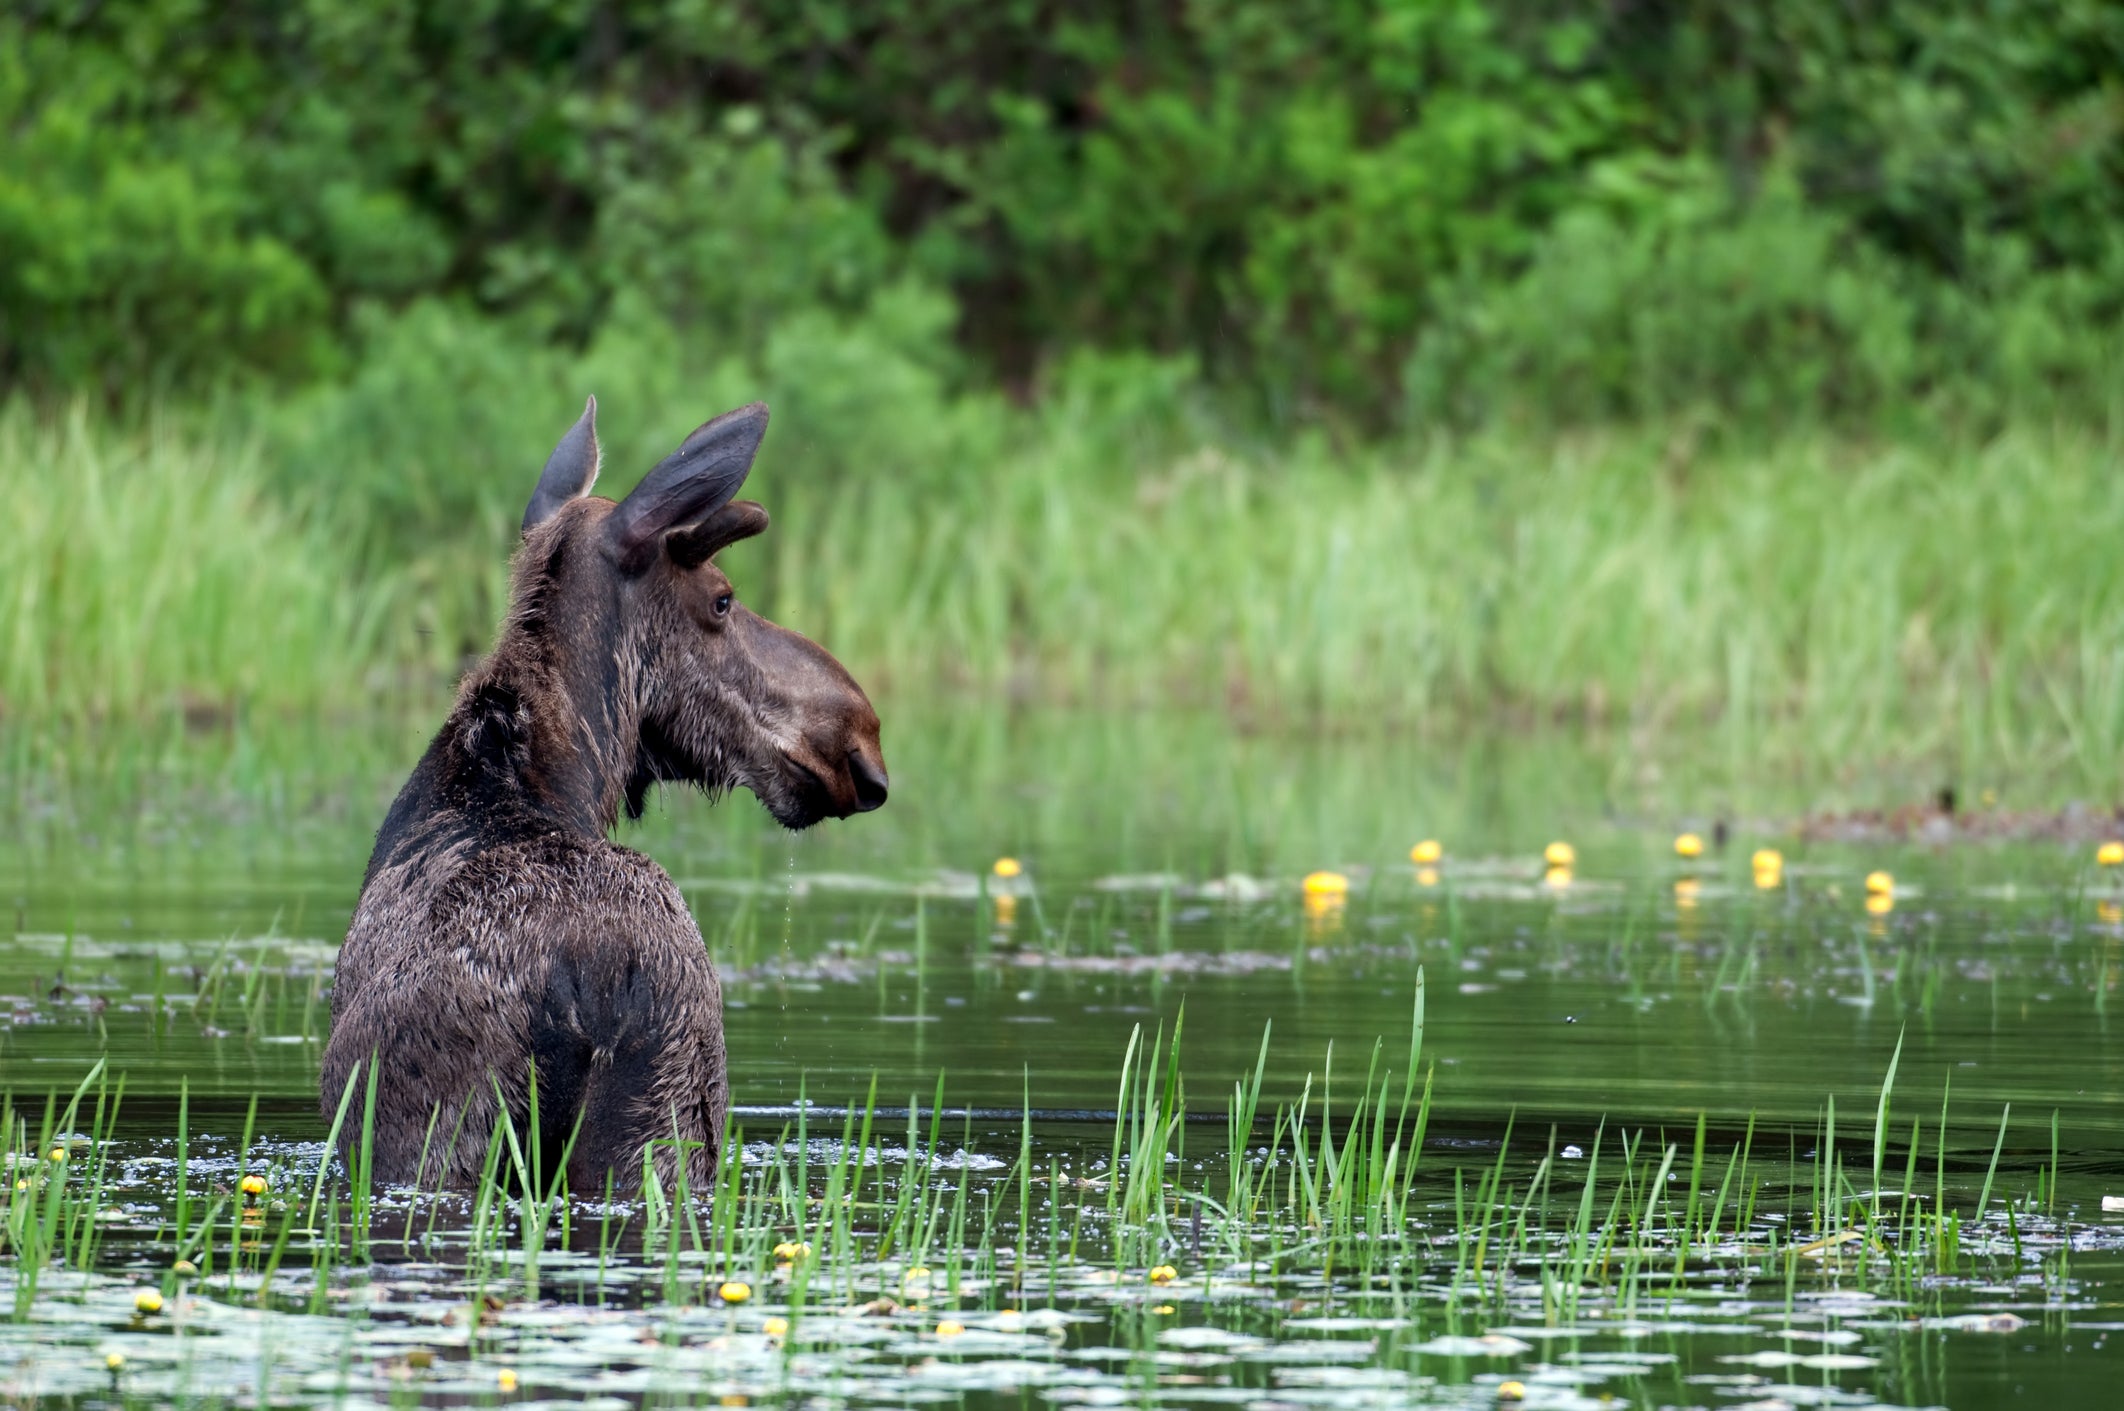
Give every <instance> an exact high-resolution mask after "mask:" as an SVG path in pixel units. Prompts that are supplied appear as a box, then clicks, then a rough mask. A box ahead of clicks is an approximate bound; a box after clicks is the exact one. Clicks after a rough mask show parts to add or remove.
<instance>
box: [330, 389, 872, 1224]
mask: <svg viewBox="0 0 2124 1411" xmlns="http://www.w3.org/2000/svg"><path fill="white" fill-rule="evenodd" d="M766 431H767V408H766V406H765V405H764V404H761V403H753V404H752V405H750V406H745V407H740V408H738V409H737V410H735V411H731V412H726V413H725V414H723V415H722V416H719V417H717V418H715V419H714V420H713V421H710V422H708V423H707V424H706V425H704V426H702V427H701V428H699V429H698V430H696V431H695V432H694V433H693V434H692V435H690V436H688V437H687V438H686V439H685V441H684V443H683V444H681V445H680V446H679V448H678V449H677V450H676V451H674V452H673V453H672V454H671V455H670V456H668V457H666V458H665V459H664V460H663V461H662V462H660V463H659V464H658V465H656V466H655V468H653V469H652V470H650V472H649V473H648V475H647V476H645V477H644V478H643V480H642V482H641V484H640V485H639V486H637V487H636V489H635V490H634V492H633V493H632V494H630V495H628V496H627V497H626V499H624V500H621V501H620V502H618V503H616V504H615V503H614V502H613V501H611V500H609V499H606V498H604V497H602V496H594V495H592V494H591V493H590V490H591V486H592V485H593V483H594V482H595V481H596V479H597V473H598V459H599V453H598V445H597V399H596V398H594V397H593V398H591V399H590V401H589V404H588V405H587V406H586V407H585V408H584V411H583V414H582V417H581V419H580V420H578V421H577V422H576V423H575V425H574V426H573V427H572V428H570V429H569V431H568V432H567V434H566V435H564V436H563V437H562V438H561V441H560V444H559V445H558V446H557V447H555V449H554V451H553V454H552V457H551V458H550V459H549V460H548V461H547V462H546V466H545V470H544V472H543V473H542V474H541V475H540V476H539V480H538V488H537V490H536V491H535V492H534V493H533V494H532V496H531V502H530V505H529V507H528V508H527V509H526V510H525V511H524V521H523V542H522V545H521V547H520V548H519V549H518V550H517V552H516V556H515V560H514V563H513V565H512V569H511V586H510V595H509V607H508V612H507V615H506V617H505V619H504V621H503V624H502V628H501V633H500V637H499V639H498V641H497V642H496V645H495V647H494V650H493V651H492V653H491V654H490V655H488V656H487V658H486V659H485V660H484V661H483V662H481V663H480V664H479V665H478V666H476V667H474V668H473V669H472V670H471V671H470V672H469V673H468V674H467V675H466V676H465V678H464V680H463V682H462V683H461V684H460V686H459V688H458V693H457V700H456V704H455V706H454V707H453V708H452V709H451V711H450V714H449V717H448V719H447V720H445V721H444V723H443V726H442V729H441V730H440V731H438V732H437V734H436V736H435V739H434V741H433V742H432V743H431V744H430V745H429V746H428V750H427V753H426V754H425V755H424V756H423V757H422V758H421V761H420V763H419V765H418V766H417V767H416V768H415V769H414V771H413V774H412V777H411V778H409V779H408V780H407V781H406V784H405V787H404V788H403V789H401V790H400V791H399V794H398V797H397V800H396V801H395V802H394V803H393V804H392V805H391V809H390V812H389V813H388V815H387V816H386V817H385V819H384V823H383V827H382V829H381V830H380V831H379V832H378V834H377V838H376V848H375V851H374V853H373V854H372V855H371V857H370V859H369V866H368V872H367V874H366V875H365V876H364V878H363V880H362V887H361V895H360V899H359V901H358V902H357V903H356V905H355V910H354V916H353V920H352V921H351V923H350V924H349V926H348V928H347V938H346V943H345V945H344V946H343V947H342V949H341V950H340V953H339V963H338V970H337V975H336V977H335V984H334V989H333V995H332V1028H331V1038H330V1040H329V1041H328V1043H327V1044H326V1046H325V1054H324V1072H323V1079H322V1083H321V1091H320V1094H319V1104H320V1107H321V1109H322V1111H323V1113H324V1116H325V1118H326V1120H327V1121H330V1120H333V1119H334V1118H335V1116H337V1115H339V1114H341V1113H351V1114H352V1117H351V1120H346V1121H343V1123H342V1127H341V1130H342V1133H343V1136H342V1139H341V1145H342V1151H343V1152H344V1153H345V1154H346V1155H347V1157H348V1159H349V1160H350V1161H351V1160H352V1156H353V1152H354V1150H355V1147H356V1143H357V1140H358V1139H357V1138H356V1137H355V1135H354V1131H355V1129H356V1128H357V1127H360V1126H361V1125H362V1121H363V1114H364V1112H365V1097H364V1094H365V1093H366V1092H367V1091H368V1090H369V1088H370V1085H371V1084H372V1083H373V1087H374V1092H375V1106H374V1117H373V1125H371V1126H370V1127H369V1136H368V1142H369V1151H370V1155H369V1160H370V1163H371V1164H370V1172H371V1175H372V1178H373V1179H375V1180H378V1181H381V1182H384V1183H387V1184H393V1185H403V1186H420V1187H434V1188H443V1187H466V1186H471V1185H474V1184H476V1183H477V1182H478V1181H479V1180H480V1179H481V1177H482V1174H483V1172H484V1171H485V1170H486V1169H487V1166H486V1161H487V1153H488V1149H489V1144H490V1142H492V1141H495V1140H498V1139H499V1138H498V1136H497V1133H498V1128H497V1125H496V1124H497V1123H500V1122H507V1123H509V1124H511V1127H510V1132H509V1133H506V1134H502V1135H503V1136H506V1135H518V1138H519V1140H518V1147H517V1149H518V1150H520V1151H525V1152H528V1151H530V1150H532V1149H533V1148H534V1145H535V1149H536V1150H537V1151H538V1152H539V1153H540V1156H539V1161H540V1164H541V1166H542V1167H543V1168H544V1169H541V1170H539V1171H538V1172H536V1173H535V1176H536V1179H538V1180H539V1181H540V1182H541V1183H542V1184H545V1185H548V1186H550V1184H551V1183H552V1182H553V1181H555V1180H556V1179H557V1178H558V1177H560V1176H561V1175H565V1176H566V1178H567V1181H568V1184H569V1187H570V1189H573V1190H576V1191H593V1190H601V1189H603V1188H604V1187H605V1185H606V1183H607V1180H608V1178H609V1179H610V1181H611V1182H612V1183H613V1185H614V1187H615V1188H616V1189H621V1190H626V1189H631V1188H634V1187H635V1186H636V1185H637V1184H638V1183H639V1182H641V1181H642V1180H643V1179H644V1172H645V1166H646V1168H647V1169H648V1170H653V1171H654V1172H655V1174H656V1177H657V1179H658V1180H659V1181H661V1182H663V1183H665V1184H666V1185H667V1186H669V1185H671V1184H673V1183H675V1181H676V1180H677V1179H678V1178H679V1177H680V1176H682V1175H683V1176H684V1177H685V1178H686V1179H687V1180H688V1181H689V1182H690V1184H691V1187H692V1189H694V1190H695V1191H706V1190H710V1189H712V1188H713V1181H714V1179H715V1173H716V1168H717V1165H718V1161H719V1157H720V1154H721V1153H720V1145H721V1142H722V1137H723V1124H724V1119H725V1117H726V1116H727V1114H728V1111H729V1101H730V1088H729V1074H728V1071H727V1068H726V1065H725V1060H724V1049H723V1000H722V989H721V985H720V983H719V982H718V981H717V979H716V973H715V968H714V966H713V965H712V964H711V963H710V961H709V957H708V952H707V947H706V945H705V944H704V943H703V941H702V939H701V933H700V930H699V928H698V927H697V926H696V925H695V924H694V922H693V918H692V916H691V915H690V914H689V913H688V911H687V909H686V905H685V902H684V901H683V900H682V899H681V897H680V895H679V891H678V888H677V886H676V885H675V884H673V882H672V880H671V878H670V877H669V876H668V875H666V874H665V872H664V870H663V869H662V868H660V867H658V866H657V865H656V863H654V862H652V861H651V860H650V859H648V858H647V857H645V856H643V855H642V854H640V853H638V852H634V851H631V850H630V849H627V848H624V847H621V846H619V845H617V844H615V843H613V842H611V841H610V840H609V838H608V837H607V834H608V833H609V832H610V831H611V830H612V829H613V828H614V827H615V826H616V824H617V823H618V820H619V816H620V813H621V812H622V811H623V810H624V811H625V812H626V814H627V815H628V817H630V818H639V817H640V816H641V813H642V808H643V805H644V802H645V800H646V797H647V795H648V792H649V790H650V788H651V787H652V786H653V785H656V784H658V783H688V784H694V785H697V786H699V787H700V788H701V789H703V790H705V791H707V792H708V793H709V794H711V795H718V794H721V793H723V792H726V791H728V790H730V789H732V788H736V787H743V788H746V789H749V790H750V791H751V792H752V793H753V795H754V796H755V797H756V798H758V799H759V801H760V802H761V803H762V804H763V805H765V806H766V809H767V811H768V812H769V813H770V814H772V815H773V816H774V818H775V819H776V820H777V821H778V822H780V823H781V824H782V825H783V826H785V827H787V828H790V829H801V828H808V827H810V826H811V825H812V824H814V823H817V822H819V821H820V820H821V819H824V818H826V817H829V816H831V817H835V818H847V817H849V816H850V815H852V814H856V813H863V812H867V811H869V810H871V809H874V808H877V807H878V806H879V805H881V804H883V803H884V802H885V795H886V784H887V780H886V773H885V760H884V755H883V752H882V750H881V748H880V745H879V733H878V716H877V712H876V711H875V710H873V709H872V708H871V704H870V701H869V698H868V697H866V696H865V695H864V694H863V690H862V688H861V687H860V686H858V685H857V684H856V682H855V680H854V678H853V677H851V676H850V675H849V674H848V672H847V671H846V670H844V669H843V668H842V666H841V664H840V663H839V662H838V661H836V660H834V658H833V657H832V656H830V655H828V654H827V653H826V651H825V650H824V649H823V648H821V647H819V646H818V645H816V644H815V643H813V642H811V641H809V640H808V639H806V638H804V637H802V636H800V635H798V634H797V633H795V632H792V631H790V630H788V629H787V628H784V627H779V626H776V625H775V624H774V623H772V622H769V621H767V620H766V619H765V618H763V617H760V616H758V615H757V614H755V613H753V612H751V611H749V610H748V609H747V608H746V607H745V606H744V605H743V604H741V603H739V602H738V600H737V595H736V593H735V591H734V590H733V589H732V587H731V584H730V580H729V578H727V577H726V576H725V575H724V573H723V571H722V570H721V569H720V568H718V567H717V566H716V564H715V562H714V560H715V555H716V553H717V552H718V551H719V550H721V549H723V548H725V547H727V546H728V545H730V544H733V543H736V542H737V541H738V540H741V539H745V538H749V537H751V536H752V535H755V534H758V533H760V532H761V531H762V530H764V529H765V528H766V527H767V513H766V511H765V510H763V509H762V508H761V507H760V506H759V505H757V504H755V503H753V502H751V501H749V500H739V499H735V498H733V497H734V496H735V495H736V494H737V491H738V489H739V487H740V486H741V485H743V483H744V480H745V476H746V474H747V472H748V471H749V470H750V469H751V467H752V461H753V457H754V456H755V455H756V454H757V453H758V451H759V447H760V442H761V440H762V438H763V437H764V436H765V435H766ZM350 1085H353V1086H354V1093H353V1096H352V1098H351V1099H349V1097H348V1092H349V1087H350ZM534 1112H535V1113H536V1123H537V1125H536V1129H535V1132H534V1131H533V1129H532V1128H531V1127H530V1125H529V1124H530V1123H531V1121H532V1116H533V1113H534ZM534 1135H535V1137H536V1138H537V1140H536V1142H535V1143H534V1142H533V1141H532V1137H533V1136H534ZM525 1174H526V1175H532V1174H534V1173H531V1172H526V1173H525Z"/></svg>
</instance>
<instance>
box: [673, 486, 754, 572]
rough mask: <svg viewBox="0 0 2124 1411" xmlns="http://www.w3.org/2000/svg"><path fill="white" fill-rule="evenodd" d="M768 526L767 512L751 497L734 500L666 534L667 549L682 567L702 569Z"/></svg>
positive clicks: (674, 561) (674, 560) (675, 561)
mask: <svg viewBox="0 0 2124 1411" xmlns="http://www.w3.org/2000/svg"><path fill="white" fill-rule="evenodd" d="M766 527H767V511H766V510H764V509H762V508H760V506H759V505H757V504H755V503H753V502H752V501H751V500H732V501H731V502H730V503H729V504H727V505H725V506H723V507H722V508H721V509H719V510H717V511H716V512H715V513H714V514H711V515H709V516H708V517H707V518H706V519H704V520H702V521H701V522H700V523H699V524H695V525H692V526H689V527H688V528H685V529H681V530H678V531H677V532H675V533H672V534H667V535H665V536H664V552H665V553H667V554H669V555H671V561H672V562H673V563H675V564H677V565H678V566H679V567H680V568H699V567H700V566H701V565H702V564H704V563H706V562H708V560H710V559H712V558H714V557H715V556H716V555H717V554H719V553H721V552H722V551H723V550H725V549H727V548H729V547H730V546H731V545H732V544H735V543H736V542H737V541H738V540H740V539H750V538H751V537H752V536H753V535H755V534H758V533H760V532H761V531H763V530H764V529H766Z"/></svg>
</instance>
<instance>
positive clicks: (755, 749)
mask: <svg viewBox="0 0 2124 1411" xmlns="http://www.w3.org/2000/svg"><path fill="white" fill-rule="evenodd" d="M766 432H767V407H766V405H765V404H764V403H760V402H754V403H752V404H751V405H749V406H743V407H739V408H738V409H737V410H735V411H730V412H725V413H724V414H723V415H721V416H719V417H717V418H715V419H714V420H713V421H711V422H709V423H707V424H706V425H705V426H702V427H701V428H700V429H699V430H697V431H695V432H694V433H693V434H692V435H690V436H688V437H687V438H686V439H685V441H684V442H683V443H682V444H681V445H680V446H679V448H678V449H677V450H676V451H674V452H672V453H671V454H670V455H669V456H667V457H666V458H665V459H664V460H663V461H661V462H660V463H658V464H657V465H656V466H655V467H654V468H653V469H652V470H650V472H649V473H648V474H647V475H646V476H644V477H643V479H642V482H641V484H640V485H638V486H636V487H635V489H634V491H633V493H631V494H629V495H628V496H627V498H626V499H624V500H622V501H620V502H618V503H617V504H615V503H614V502H613V501H611V500H609V499H606V498H604V497H602V496H596V495H592V494H591V493H590V489H591V486H592V485H594V484H595V483H596V480H597V472H598V458H599V454H598V445H597V399H596V398H595V397H593V398H591V399H590V402H589V405H588V406H586V407H585V408H584V410H583V414H582V417H581V419H580V420H578V421H577V422H576V423H575V425H574V426H573V427H571V428H569V430H568V432H567V434H566V435H564V436H563V437H562V438H561V440H560V444H559V445H558V446H556V447H555V448H554V451H553V454H552V456H551V458H550V459H548V460H547V462H546V468H545V471H544V472H543V473H542V474H541V475H540V476H539V481H538V489H537V490H536V492H534V493H533V494H532V496H531V503H530V505H529V506H528V507H527V508H526V509H525V511H524V525H523V527H524V547H523V549H522V551H521V552H520V553H519V555H518V558H517V563H516V569H515V584H514V590H513V593H512V602H511V609H510V621H509V625H508V627H507V628H506V629H505V630H504V637H503V644H502V647H501V648H500V649H499V650H498V651H497V653H496V655H497V657H504V656H507V655H509V654H510V651H511V649H512V647H514V649H515V650H520V651H526V652H531V653H533V654H536V655H538V656H540V657H542V658H543V659H544V660H545V661H546V662H547V663H548V666H549V669H550V670H551V671H552V672H553V673H554V674H555V675H557V676H558V677H559V678H560V679H561V680H562V681H563V682H565V683H568V684H566V685H564V686H563V689H564V690H565V691H566V693H567V695H568V697H569V702H568V706H569V708H568V709H567V710H566V711H565V712H563V713H564V714H565V715H567V716H568V717H569V722H568V724H567V726H566V727H565V731H564V733H566V734H569V735H572V736H574V737H575V738H574V739H572V740H569V741H567V742H566V743H565V744H564V743H563V742H561V741H559V740H553V741H551V743H552V744H553V745H556V746H559V747H560V751H561V752H572V753H573V754H574V755H576V756H577V757H582V758H587V759H595V760H597V761H599V764H600V765H601V767H596V768H594V769H593V770H592V771H591V772H592V773H593V774H594V775H595V776H596V778H597V781H598V782H597V783H596V784H593V785H591V786H590V792H591V793H592V794H593V795H601V796H603V797H601V798H597V799H595V801H594V802H591V807H592V808H594V809H595V811H596V812H597V813H599V814H602V815H604V818H603V821H604V822H606V823H607V824H609V822H610V821H611V818H612V817H613V816H614V815H615V814H616V812H617V806H618V803H619V801H620V799H619V795H621V794H623V796H624V803H625V807H626V811H627V813H628V815H629V816H630V817H640V816H641V812H642V807H643V803H644V800H645V797H646V795H647V793H648V791H649V789H650V787H651V786H652V785H654V784H657V783H659V782H667V781H668V782H675V783H676V782H683V783H691V784H695V785H698V786H700V787H701V788H703V789H706V790H708V791H710V792H720V791H723V790H726V789H730V788H733V787H743V788H746V789H749V790H751V791H752V793H753V795H754V796H755V797H757V798H758V799H759V801H760V802H761V803H762V804H764V805H765V806H766V808H767V811H768V812H769V813H771V814H773V815H774V817H775V819H776V820H777V821H778V822H780V823H781V824H783V826H785V827H788V828H807V827H809V826H811V825H812V824H814V823H816V822H818V821H819V820H820V819H822V818H827V817H833V818H846V817H848V816H849V815H851V814H855V813H863V812H867V811H869V810H871V809H874V808H877V807H878V806H879V805H881V804H883V803H884V802H885V792H886V774H885V757H884V753H883V751H882V750H881V748H880V746H879V742H878V716H877V712H876V711H875V710H873V709H872V708H871V705H870V701H869V699H868V698H867V697H866V696H865V695H864V694H863V690H862V688H861V687H860V686H858V685H857V684H856V683H855V679H854V678H853V677H851V676H850V675H849V674H848V672H847V671H846V670H845V669H844V668H843V667H842V666H841V664H840V663H839V662H838V661H835V660H834V659H833V657H832V656H830V655H829V654H828V653H827V652H826V650H825V649H824V648H822V647H820V646H818V645H817V644H816V643H814V642H812V641H810V640H809V639H807V638H805V637H803V636H801V635H799V634H798V633H795V632H792V631H790V630H789V629H787V628H785V627H778V626H776V625H775V624H774V623H772V622H769V621H768V620H767V619H766V618H764V617H761V616H760V615H759V614H757V613H755V612H753V611H752V610H751V609H749V608H747V607H746V606H745V605H744V604H743V603H741V602H739V601H738V597H737V591H736V589H735V588H734V587H733V586H732V585H731V582H730V579H729V578H728V576H726V575H725V574H724V572H723V570H722V569H721V568H719V567H718V566H717V565H716V563H715V555H716V554H717V552H718V551H720V550H722V549H724V548H726V547H728V546H729V545H731V544H734V543H736V542H737V541H738V540H740V539H747V538H750V537H752V536H753V535H755V534H758V533H760V532H761V531H762V530H764V529H765V528H766V527H767V512H766V511H765V510H764V509H762V508H760V506H758V505H757V504H754V503H753V502H752V501H750V500H739V499H735V498H734V496H735V495H736V494H737V492H738V489H739V488H740V487H741V486H742V485H743V484H744V483H745V476H746V473H747V472H748V471H750V470H751V468H752V460H753V457H754V455H755V454H757V453H758V451H759V448H760V441H761V439H762V438H763V437H764V436H765V435H766ZM517 643H521V644H522V645H521V646H517V645H516V644H517ZM549 752H552V751H549ZM534 753H535V752H534Z"/></svg>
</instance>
